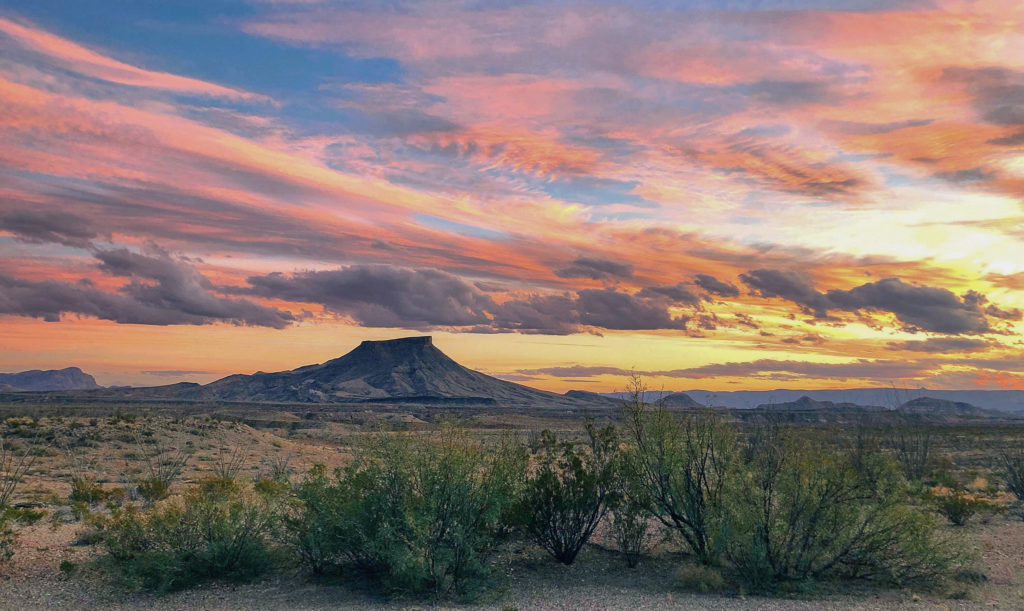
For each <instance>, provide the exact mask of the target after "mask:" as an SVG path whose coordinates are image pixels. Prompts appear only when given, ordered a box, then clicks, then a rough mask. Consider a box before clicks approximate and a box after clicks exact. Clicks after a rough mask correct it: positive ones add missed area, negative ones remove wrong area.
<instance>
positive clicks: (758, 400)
mask: <svg viewBox="0 0 1024 611" xmlns="http://www.w3.org/2000/svg"><path fill="white" fill-rule="evenodd" d="M685 393H686V394H687V395H689V396H690V397H691V398H692V399H694V400H695V401H697V402H698V403H700V404H701V405H714V406H719V407H728V408H732V409H751V408H755V407H757V406H758V405H766V404H782V403H789V402H792V401H797V400H799V399H800V398H801V397H803V396H807V397H809V398H811V399H813V400H815V401H819V402H824V401H830V402H832V403H836V404H842V403H852V404H856V405H866V406H870V405H878V406H882V407H885V408H889V409H895V408H896V407H898V406H900V405H903V404H904V403H906V402H907V401H911V400H913V399H919V398H921V397H931V398H932V399H940V400H945V401H953V402H962V403H969V404H971V405H974V406H976V407H979V408H982V409H995V410H1000V411H1004V412H1009V413H1017V414H1021V413H1024V391H1022V390H938V389H930V388H848V389H828V390H807V389H791V388H780V389H774V390H734V391H721V392H716V391H710V390H687V391H685ZM622 394H623V393H606V396H611V397H621V396H622ZM668 394H672V393H671V392H666V391H648V392H647V400H648V401H655V400H657V399H658V398H660V397H661V396H664V395H668Z"/></svg>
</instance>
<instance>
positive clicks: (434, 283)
mask: <svg viewBox="0 0 1024 611" xmlns="http://www.w3.org/2000/svg"><path fill="white" fill-rule="evenodd" d="M248 282H249V284H250V287H249V288H247V289H239V291H238V292H240V293H242V294H247V295H255V296H259V297H268V298H273V299H283V300H285V301H297V302H302V303H318V304H321V305H323V306H324V308H325V309H327V310H329V311H331V312H335V313H338V314H342V315H344V316H348V317H350V318H352V319H353V320H354V321H355V322H357V323H359V324H361V325H363V326H367V327H405V328H412V329H418V328H429V327H461V326H470V325H485V324H488V323H489V322H490V320H489V318H488V317H487V312H489V311H492V310H493V309H494V308H495V304H494V301H493V300H492V299H491V298H490V297H489V296H487V295H486V294H484V293H483V292H482V291H480V289H478V288H477V287H475V286H473V285H472V284H470V283H469V282H466V281H465V280H462V279H461V278H459V277H458V276H455V275H453V274H450V273H448V272H443V271H438V270H430V269H428V270H413V269H406V268H401V267H393V266H390V265H353V266H350V267H347V268H343V269H337V270H328V271H309V272H298V273H295V274H290V275H285V274H281V273H272V274H268V275H266V276H252V277H250V278H249V279H248Z"/></svg>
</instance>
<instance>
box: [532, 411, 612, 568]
mask: <svg viewBox="0 0 1024 611" xmlns="http://www.w3.org/2000/svg"><path fill="white" fill-rule="evenodd" d="M586 431H587V443H586V444H585V446H584V447H581V446H578V445H577V444H574V443H572V442H570V441H564V440H563V441H559V440H558V439H557V438H556V436H555V434H554V433H552V432H551V431H543V432H542V433H541V440H540V447H539V449H538V451H537V453H536V454H535V455H534V461H535V463H536V464H535V466H534V469H533V473H532V474H531V475H530V477H529V478H528V479H527V482H526V486H525V487H524V489H523V494H522V495H521V497H520V499H519V501H518V502H517V503H516V509H517V512H516V513H517V516H518V520H519V523H520V524H521V525H522V527H523V528H524V530H525V531H526V532H527V533H528V534H529V535H530V537H531V538H532V539H533V540H534V541H535V542H536V543H537V544H538V545H540V546H541V547H542V548H544V549H545V550H546V551H547V552H548V553H549V554H551V555H552V556H554V558H555V559H556V560H558V561H559V562H561V563H562V564H572V563H573V561H574V560H575V559H576V556H577V554H579V552H580V550H581V549H582V548H583V545H584V544H585V543H586V542H587V541H589V540H590V536H591V535H592V534H593V533H594V530H595V529H596V528H597V526H598V524H599V523H600V522H601V520H602V519H603V518H604V516H605V513H606V512H607V511H608V508H609V506H611V505H613V504H615V503H616V502H617V498H616V492H617V490H616V473H615V463H616V455H615V453H616V450H617V449H618V447H617V446H618V440H617V439H616V436H615V429H614V428H613V427H611V426H607V427H604V428H600V429H599V428H597V427H596V426H595V425H594V423H593V422H592V421H588V422H587V424H586Z"/></svg>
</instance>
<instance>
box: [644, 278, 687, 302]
mask: <svg viewBox="0 0 1024 611" xmlns="http://www.w3.org/2000/svg"><path fill="white" fill-rule="evenodd" d="M637 296H638V297H646V298H648V299H659V298H664V299H668V300H670V301H672V302H673V303H676V304H681V305H690V306H695V305H698V304H700V296H699V295H697V294H696V293H694V292H693V291H692V290H691V289H690V288H689V287H688V286H686V285H685V284H683V283H682V282H680V283H679V284H670V285H667V286H649V287H647V288H645V289H643V290H642V291H640V292H639V293H637Z"/></svg>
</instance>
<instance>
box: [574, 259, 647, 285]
mask: <svg viewBox="0 0 1024 611" xmlns="http://www.w3.org/2000/svg"><path fill="white" fill-rule="evenodd" d="M555 275H556V276H558V277H559V278H590V279H591V280H609V279H611V278H632V277H633V266H632V265H630V264H629V263H624V262H620V261H611V260H609V259H599V258H597V257H578V258H577V259H576V260H575V261H573V262H572V263H570V264H569V265H567V266H566V267H563V268H561V269H557V270H555Z"/></svg>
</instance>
